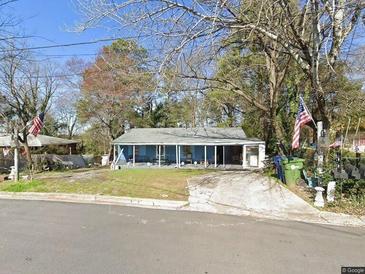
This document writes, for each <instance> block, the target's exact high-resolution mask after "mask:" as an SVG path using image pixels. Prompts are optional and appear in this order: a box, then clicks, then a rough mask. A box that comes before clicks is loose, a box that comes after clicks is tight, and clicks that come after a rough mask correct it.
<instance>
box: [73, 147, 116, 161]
mask: <svg viewBox="0 0 365 274" xmlns="http://www.w3.org/2000/svg"><path fill="white" fill-rule="evenodd" d="M116 154H117V151H116V146H115V145H113V162H115V160H116V159H117V157H116ZM70 155H71V148H70Z"/></svg>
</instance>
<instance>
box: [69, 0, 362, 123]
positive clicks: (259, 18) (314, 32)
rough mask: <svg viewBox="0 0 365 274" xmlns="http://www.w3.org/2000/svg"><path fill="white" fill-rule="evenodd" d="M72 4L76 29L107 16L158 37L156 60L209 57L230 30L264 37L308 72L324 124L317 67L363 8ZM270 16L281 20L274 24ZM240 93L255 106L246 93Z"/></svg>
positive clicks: (101, 0)
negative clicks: (78, 20) (159, 47)
mask: <svg viewBox="0 0 365 274" xmlns="http://www.w3.org/2000/svg"><path fill="white" fill-rule="evenodd" d="M75 2H76V4H77V6H78V7H79V10H80V11H81V12H82V13H83V15H84V17H85V18H84V21H83V23H82V24H80V25H79V28H78V30H81V31H82V30H84V29H87V28H90V27H92V26H96V25H102V24H103V20H106V19H109V20H110V22H111V23H112V24H116V25H118V26H122V27H127V26H128V27H130V26H136V28H137V29H138V30H139V31H141V32H142V33H143V34H146V35H151V34H152V35H154V37H158V38H157V39H161V38H162V40H161V41H163V48H164V49H165V50H163V51H161V52H162V53H163V56H164V58H163V60H162V64H169V63H170V62H176V60H178V59H181V58H183V57H184V54H189V53H191V52H196V51H200V52H204V53H206V54H207V55H209V56H210V57H214V56H215V55H216V54H217V52H218V51H219V50H220V49H221V48H222V44H223V42H226V41H228V40H229V37H231V36H232V34H234V35H238V36H239V35H241V36H242V43H246V42H247V40H248V39H249V38H248V37H249V36H251V35H257V34H258V35H261V36H264V37H265V39H264V40H263V42H264V43H265V41H267V42H268V44H267V45H268V46H270V45H272V43H273V42H274V43H276V44H278V45H280V47H278V48H277V50H278V51H279V54H281V55H283V54H284V55H288V56H290V57H291V58H292V59H293V60H294V61H296V62H297V64H298V65H299V66H300V67H301V69H302V70H303V72H304V73H305V74H306V75H307V76H308V79H309V80H310V83H311V87H312V92H311V93H312V98H313V100H314V102H315V103H316V105H317V108H316V113H315V115H316V118H317V119H320V120H323V121H324V122H325V124H326V125H328V124H329V119H328V113H327V108H326V96H325V92H324V90H323V87H322V80H321V77H320V71H321V68H322V67H327V66H329V67H332V68H333V67H334V66H335V65H336V63H337V60H338V59H339V58H340V54H341V49H342V46H343V44H344V42H345V41H346V39H347V38H348V37H349V35H350V33H351V32H352V31H353V30H354V27H355V26H357V25H359V22H361V21H360V20H361V18H362V16H363V14H364V7H365V3H364V1H362V0H337V1H328V0H307V1H304V2H303V1H284V0H279V1H270V0H260V1H253V0H252V1H237V0H227V1H224V0H218V1H197V0H193V1H188V2H186V1H178V0H158V1H140V0H131V1H120V2H117V1H111V0H75ZM273 11H274V13H273ZM253 15H254V16H253ZM272 15H274V17H273V16H272ZM275 17H279V18H281V22H279V23H275V24H274V23H273V21H272V20H273V18H275ZM359 28H360V27H359ZM157 39H155V41H156V40H157ZM236 91H239V90H236ZM239 92H240V93H242V91H239ZM243 93H244V92H243ZM242 95H243V97H244V98H245V99H246V100H247V101H251V103H252V104H256V105H257V106H259V105H260V104H259V103H257V102H256V98H252V97H251V96H249V94H247V93H246V94H242Z"/></svg>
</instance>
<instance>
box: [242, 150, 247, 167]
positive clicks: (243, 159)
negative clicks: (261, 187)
mask: <svg viewBox="0 0 365 274" xmlns="http://www.w3.org/2000/svg"><path fill="white" fill-rule="evenodd" d="M245 167H246V146H245V145H243V146H242V168H245Z"/></svg>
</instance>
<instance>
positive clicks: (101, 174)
mask: <svg viewBox="0 0 365 274" xmlns="http://www.w3.org/2000/svg"><path fill="white" fill-rule="evenodd" d="M208 172H212V171H208V170H189V169H152V168H151V169H122V170H116V171H111V170H107V169H100V170H86V171H83V172H79V171H67V172H64V173H63V172H57V173H55V172H49V173H42V174H39V175H37V176H36V179H34V180H33V181H32V182H19V183H13V182H11V183H2V184H1V185H0V191H9V192H59V193H80V194H100V195H113V196H129V197H140V198H156V199H171V200H187V199H188V190H187V179H188V178H190V177H193V176H197V175H202V174H206V173H208Z"/></svg>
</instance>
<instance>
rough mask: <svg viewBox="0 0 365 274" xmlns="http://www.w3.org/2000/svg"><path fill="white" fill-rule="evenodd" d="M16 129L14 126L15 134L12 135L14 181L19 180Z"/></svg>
mask: <svg viewBox="0 0 365 274" xmlns="http://www.w3.org/2000/svg"><path fill="white" fill-rule="evenodd" d="M18 134H19V133H18V129H17V128H15V136H14V141H15V148H14V168H15V174H14V175H15V177H14V179H15V181H16V182H18V181H19V135H18Z"/></svg>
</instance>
